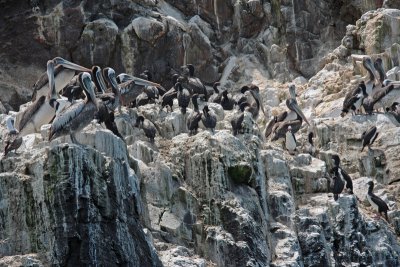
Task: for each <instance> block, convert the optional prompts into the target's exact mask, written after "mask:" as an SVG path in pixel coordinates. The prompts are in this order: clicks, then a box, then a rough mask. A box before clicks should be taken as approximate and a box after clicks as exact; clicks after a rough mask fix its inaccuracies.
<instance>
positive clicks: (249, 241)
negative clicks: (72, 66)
mask: <svg viewBox="0 0 400 267" xmlns="http://www.w3.org/2000/svg"><path fill="white" fill-rule="evenodd" d="M0 3H1V5H2V9H1V10H0V25H4V27H3V28H1V29H0V40H1V47H2V49H1V50H0V58H1V59H2V60H1V63H0V92H1V94H0V101H1V102H0V104H1V105H0V110H1V112H2V113H3V114H0V119H1V126H0V127H1V128H0V130H1V133H4V132H5V118H6V116H8V115H6V113H8V114H11V115H12V116H13V115H14V114H15V113H14V111H17V110H18V108H19V105H21V104H23V103H25V102H27V101H29V99H30V95H31V93H32V92H31V85H32V84H33V82H35V81H36V79H37V78H38V77H39V75H40V74H41V73H42V72H43V71H44V66H45V64H46V61H47V60H48V59H51V58H53V57H54V56H62V57H65V58H67V59H70V60H72V61H74V62H77V63H79V64H82V65H84V66H87V67H90V66H92V65H94V64H98V65H100V66H112V67H114V68H115V69H116V70H117V71H119V72H122V71H124V72H127V73H132V74H138V73H140V72H141V71H143V70H145V69H149V70H150V71H151V72H152V73H154V76H155V77H154V78H155V81H157V82H160V83H161V84H163V85H164V87H166V88H169V87H170V86H171V81H170V76H171V74H173V73H176V72H178V71H179V68H180V66H181V65H183V64H185V63H192V64H194V65H195V66H196V74H197V75H199V77H200V78H201V79H202V80H203V81H204V82H205V83H206V84H208V85H210V84H211V83H213V82H214V81H220V82H221V87H222V88H226V89H228V90H229V91H230V92H231V93H234V92H237V91H238V90H239V89H240V87H241V86H242V85H244V84H247V83H250V82H251V83H253V84H256V85H257V86H259V87H260V90H261V95H262V97H263V100H264V102H263V104H264V106H265V108H266V112H267V117H266V118H263V117H262V118H260V119H259V120H258V121H257V122H255V121H254V120H253V119H252V118H251V116H250V115H249V114H245V128H246V131H245V132H246V133H245V134H241V135H238V136H233V135H232V133H231V126H230V123H229V121H230V118H231V117H232V116H233V114H234V113H235V111H223V110H222V108H221V106H219V105H218V104H210V105H209V106H210V108H211V109H213V110H214V112H215V113H216V114H217V117H218V124H217V128H216V131H215V133H212V132H210V131H208V130H205V129H204V127H203V129H201V130H200V131H199V133H198V134H197V135H195V136H189V135H188V133H187V129H186V125H185V117H184V116H183V115H182V114H181V113H180V111H179V109H178V108H177V107H175V111H174V112H172V113H167V112H165V111H161V112H160V111H159V107H158V106H156V105H154V104H149V105H146V106H143V107H139V108H137V109H136V108H135V109H127V108H123V110H122V111H123V114H117V116H116V122H117V126H118V129H119V130H120V132H121V134H122V135H123V137H124V140H125V142H123V141H122V140H121V139H119V138H118V137H116V136H115V135H113V134H112V133H111V132H110V131H108V130H105V129H104V128H103V127H102V126H100V125H98V124H97V123H95V122H92V123H91V124H90V125H89V126H88V127H86V128H85V130H84V131H83V132H82V133H80V134H79V135H78V140H79V141H80V142H81V143H82V144H83V145H82V146H78V145H74V144H71V142H70V140H69V138H67V137H66V138H59V139H56V140H54V141H52V142H51V143H49V142H47V141H44V140H47V138H45V137H46V134H47V133H46V129H45V128H44V129H43V131H42V133H38V134H34V135H29V136H27V137H25V139H24V144H23V146H22V147H21V148H20V149H19V150H18V151H17V153H16V154H14V153H11V154H10V155H9V156H8V157H2V158H1V160H0V171H1V174H0V183H1V186H0V211H1V212H0V222H1V223H0V240H1V242H0V256H1V257H2V258H1V259H0V266H52V265H55V266H399V265H400V246H399V245H400V244H399V240H398V235H399V234H400V213H399V212H398V210H397V198H396V196H397V195H398V192H399V189H400V187H399V185H398V175H399V170H398V165H399V162H400V159H399V156H398V153H397V151H398V149H399V146H400V139H399V138H397V136H398V134H399V132H398V131H399V130H398V126H399V123H398V122H397V120H396V119H395V118H393V117H392V116H391V115H390V114H377V115H372V116H366V115H357V116H351V115H348V116H346V117H344V118H341V117H340V116H339V114H340V110H341V105H342V102H343V98H344V96H345V94H346V93H347V92H348V91H349V90H350V89H351V88H352V86H354V85H355V84H357V83H358V81H359V80H360V79H361V78H362V75H364V74H365V71H364V70H363V68H362V67H361V66H360V64H359V62H358V61H357V60H356V59H357V55H363V54H368V55H371V56H372V57H373V58H376V57H378V56H379V57H381V58H382V59H383V61H384V66H385V69H387V70H389V69H392V72H391V73H392V74H391V75H392V76H391V77H392V78H393V79H397V80H399V78H400V74H399V72H398V69H396V67H398V65H399V53H400V52H399V48H400V45H399V43H400V30H399V29H400V11H399V10H398V9H396V8H400V6H399V4H398V3H397V1H387V0H386V1H375V0H371V1H368V0H366V1H351V0H348V1H329V0H324V1H307V0H302V1H275V0H271V1H258V0H250V1H219V0H215V1H202V0H201V1H200V0H197V1H174V0H171V1H151V0H145V1H83V2H81V1H63V2H59V1H24V2H20V3H15V1H7V0H3V1H0ZM382 6H383V7H385V8H381V7H382ZM377 8H379V9H377ZM21 74H22V75H21ZM285 82H293V83H295V84H296V86H297V89H298V94H299V97H298V101H299V102H300V105H301V107H302V108H303V110H304V111H305V114H306V116H307V118H309V120H310V121H311V126H304V127H303V129H301V130H300V132H299V133H298V134H297V138H298V142H299V143H300V144H302V146H300V147H299V148H298V150H299V151H298V152H297V153H296V154H295V155H290V154H289V153H288V152H287V151H286V150H285V149H284V147H283V145H282V142H280V141H278V142H270V141H267V140H265V138H264V136H263V134H262V132H263V129H264V127H265V124H266V123H267V120H269V116H271V115H275V114H277V112H279V111H281V110H284V109H285V108H286V107H285V103H284V100H285V99H286V92H287V87H288V86H287V84H286V83H285ZM203 105H204V103H200V108H202V106H203ZM138 114H142V115H144V116H145V117H146V118H148V119H151V120H152V121H154V122H155V123H156V124H157V126H158V128H159V129H160V132H158V134H157V137H156V141H155V143H154V144H152V143H150V142H149V141H148V139H147V138H146V137H145V135H144V133H143V132H142V130H139V129H138V128H135V127H133V123H132V122H133V121H135V119H136V117H137V116H138ZM372 125H376V126H377V127H378V131H379V132H380V136H379V138H378V139H377V141H376V142H375V144H374V146H373V150H371V151H366V152H363V153H360V152H359V151H360V148H361V140H360V138H361V133H362V132H363V131H365V130H366V129H367V128H369V127H370V126H372ZM309 131H313V132H314V133H315V134H316V140H315V143H316V147H317V149H318V152H317V154H315V155H313V156H311V155H310V154H308V153H306V149H305V145H306V136H307V133H308V132H309ZM336 153H337V154H339V155H341V158H342V167H343V168H344V169H345V170H346V171H347V172H348V173H350V175H351V177H352V178H353V183H354V193H355V194H354V195H350V194H346V193H344V194H341V195H340V197H339V200H338V201H334V200H333V197H332V194H331V193H329V192H330V190H329V186H330V184H331V181H330V175H329V174H328V170H329V169H330V168H331V167H332V163H331V161H330V156H331V155H332V154H336ZM372 179H373V180H374V181H375V183H376V184H377V186H376V190H375V192H376V194H377V195H378V196H380V197H382V198H383V199H384V200H385V201H386V202H387V203H388V204H389V207H390V212H389V221H390V223H387V222H386V221H384V220H383V219H374V218H373V215H374V213H373V211H372V209H371V207H369V204H368V202H367V201H366V192H367V185H366V183H367V182H368V181H369V180H372Z"/></svg>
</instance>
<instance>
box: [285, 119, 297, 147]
mask: <svg viewBox="0 0 400 267" xmlns="http://www.w3.org/2000/svg"><path fill="white" fill-rule="evenodd" d="M285 145H286V149H287V150H288V151H289V153H290V154H293V153H294V151H295V150H296V147H297V143H296V137H295V136H294V134H293V133H292V127H291V126H289V127H288V128H287V132H286V139H285Z"/></svg>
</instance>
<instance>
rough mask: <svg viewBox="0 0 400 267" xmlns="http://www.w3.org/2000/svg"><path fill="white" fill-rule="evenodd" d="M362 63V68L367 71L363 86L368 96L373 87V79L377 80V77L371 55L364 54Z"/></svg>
mask: <svg viewBox="0 0 400 267" xmlns="http://www.w3.org/2000/svg"><path fill="white" fill-rule="evenodd" d="M362 63H363V66H364V68H365V69H366V70H367V71H368V73H369V78H367V81H366V82H365V87H366V92H367V94H368V96H370V95H372V91H373V89H374V87H375V81H377V80H378V78H377V77H376V69H375V67H374V64H373V63H372V59H371V57H369V56H364V57H363V59H362Z"/></svg>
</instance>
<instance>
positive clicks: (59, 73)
mask: <svg viewBox="0 0 400 267" xmlns="http://www.w3.org/2000/svg"><path fill="white" fill-rule="evenodd" d="M50 61H51V62H52V65H53V68H52V69H51V70H50V71H51V72H49V68H47V72H45V73H43V74H42V75H41V76H40V78H39V80H37V81H36V83H35V84H34V85H33V88H32V89H33V94H32V102H34V101H35V100H36V99H38V98H40V97H41V96H46V95H47V93H48V90H47V88H49V87H50V86H49V80H50V76H52V79H53V80H54V86H55V88H56V93H57V94H58V93H60V91H61V90H62V89H63V88H64V87H65V86H66V85H68V83H69V82H70V81H71V80H72V78H73V77H74V76H75V72H76V71H87V72H90V69H87V68H85V67H82V66H80V65H78V64H75V63H72V62H70V61H68V60H65V59H63V58H61V57H55V58H53V59H52V60H50ZM47 65H49V63H47Z"/></svg>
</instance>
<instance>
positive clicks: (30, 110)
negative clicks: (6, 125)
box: [15, 95, 46, 132]
mask: <svg viewBox="0 0 400 267" xmlns="http://www.w3.org/2000/svg"><path fill="white" fill-rule="evenodd" d="M45 101H46V96H44V95H43V96H41V97H39V99H38V100H37V101H35V102H33V103H32V104H31V105H30V106H29V107H27V108H26V109H25V110H24V111H23V113H22V115H21V119H20V120H19V121H18V120H17V121H16V122H15V129H17V130H18V131H19V132H21V129H23V128H24V127H25V125H26V124H27V123H28V122H29V121H30V120H31V118H32V114H35V113H36V112H37V111H38V110H39V108H40V107H41V106H42V105H43V104H44V102H45Z"/></svg>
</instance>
